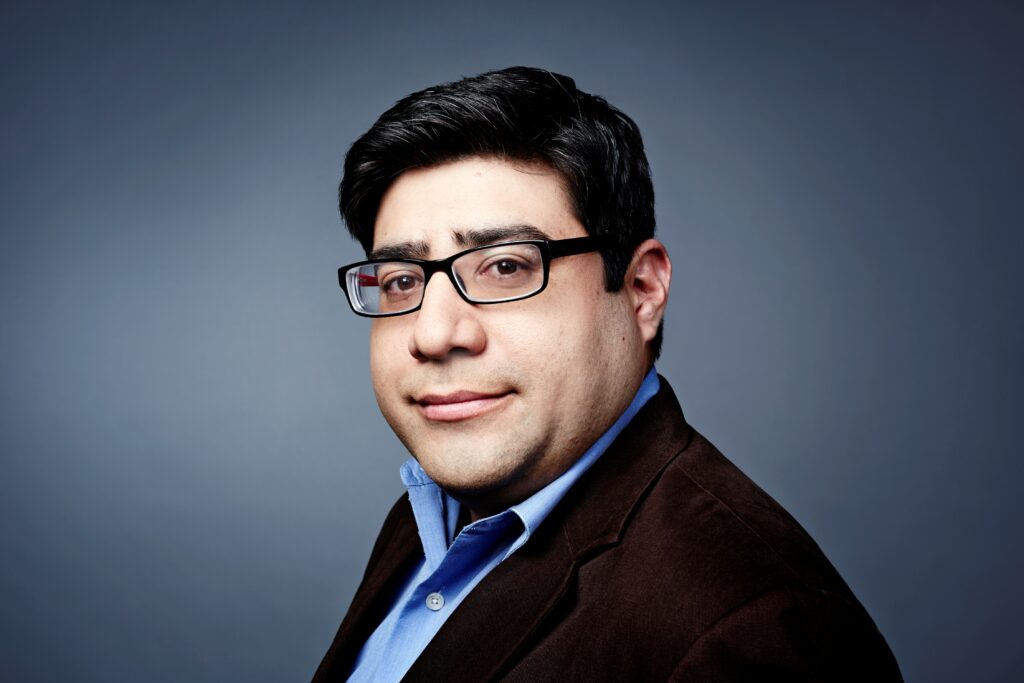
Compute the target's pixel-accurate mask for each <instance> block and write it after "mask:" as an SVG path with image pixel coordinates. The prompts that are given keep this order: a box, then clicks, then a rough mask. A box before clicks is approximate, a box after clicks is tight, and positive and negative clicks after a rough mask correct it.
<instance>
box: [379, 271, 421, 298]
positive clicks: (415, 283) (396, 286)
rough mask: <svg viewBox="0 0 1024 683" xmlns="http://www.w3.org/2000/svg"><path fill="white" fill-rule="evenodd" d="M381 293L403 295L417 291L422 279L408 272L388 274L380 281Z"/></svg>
mask: <svg viewBox="0 0 1024 683" xmlns="http://www.w3.org/2000/svg"><path fill="white" fill-rule="evenodd" d="M380 281H381V284H380V287H381V291H382V292H384V293H386V294H405V293H407V292H411V291H413V290H415V289H417V288H418V287H419V286H420V285H421V284H422V283H423V279H422V278H421V277H420V276H419V275H418V274H416V273H410V272H408V271H405V272H398V273H388V274H387V275H385V276H383V277H381V279H380Z"/></svg>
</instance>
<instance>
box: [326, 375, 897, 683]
mask: <svg viewBox="0 0 1024 683" xmlns="http://www.w3.org/2000/svg"><path fill="white" fill-rule="evenodd" d="M422 554H423V550H422V547H421V545H420V540H419V536H418V535H417V532H416V523H415V521H414V519H413V515H412V510H411V508H410V506H409V502H408V500H407V499H406V498H404V497H403V498H402V499H401V500H400V501H399V502H398V503H397V504H396V505H395V506H394V508H392V510H391V512H390V514H389V515H388V517H387V519H386V521H385V522H384V527H383V529H382V530H381V532H380V536H379V537H378V538H377V543H376V545H375V546H374V549H373V553H372V554H371V556H370V562H369V565H368V566H367V569H366V574H365V576H364V577H363V581H362V584H361V585H360V586H359V589H358V591H357V592H356V595H355V598H354V599H353V601H352V605H351V607H350V608H349V611H348V614H347V615H346V616H345V619H344V621H343V622H342V624H341V628H340V629H339V631H338V634H337V636H336V637H335V639H334V642H333V643H332V645H331V647H330V649H329V650H328V651H327V654H326V656H325V657H324V659H323V662H322V663H321V664H320V667H319V669H318V670H317V672H316V674H315V676H314V678H313V681H314V682H315V683H321V682H326V681H341V680H344V679H345V678H346V677H347V676H348V674H349V672H350V669H351V667H352V664H353V661H354V659H355V657H356V655H357V653H358V652H359V649H360V648H361V647H362V645H363V644H364V643H365V642H366V640H367V638H369V636H370V634H371V633H372V632H373V630H374V629H375V628H376V626H377V625H378V624H379V623H380V621H381V620H382V619H383V618H384V616H385V614H386V611H387V609H388V607H389V601H390V600H391V598H392V597H393V596H394V595H395V593H396V591H397V590H398V589H399V587H400V586H401V585H402V582H403V581H404V580H405V579H406V578H407V576H408V574H409V572H410V571H411V569H412V567H413V566H414V564H415V562H416V560H417V559H419V558H420V557H421V556H422ZM772 676H774V677H777V678H778V680H785V681H831V680H842V681H847V680H848V681H899V680H902V679H901V677H900V673H899V669H898V667H897V665H896V661H895V659H894V658H893V656H892V653H891V652H890V651H889V648H888V646H887V645H886V643H885V640H884V639H883V638H882V636H881V634H880V633H879V632H878V630H877V629H876V628H875V625H874V623H873V622H872V621H871V617H870V616H868V614H867V612H866V611H865V610H864V608H863V607H861V605H860V603H858V602H857V599H856V598H855V597H854V596H853V594H852V593H851V592H850V589H849V588H848V587H847V586H846V584H845V583H844V582H843V580H842V579H841V578H840V577H839V574H838V573H836V570H835V569H834V568H833V567H832V565H831V564H829V562H828V560H827V559H826V558H825V556H824V555H823V554H822V552H821V550H820V549H819V548H818V546H817V545H816V544H815V543H814V541H813V540H812V539H811V537H810V536H808V535H807V532H805V531H804V530H803V529H802V528H801V527H800V525H799V524H797V522H796V521H795V520H794V519H793V518H792V517H790V516H789V514H788V513H787V512H786V511H785V510H783V509H782V507H781V506H779V504H778V503H776V502H775V501H774V500H772V499H771V498H770V497H769V496H768V495H767V494H766V493H765V492H764V491H762V490H761V489H760V488H758V487H757V486H756V485H755V484H754V483H753V482H752V481H750V479H748V478H747V477H746V476H745V475H744V474H743V473H742V472H740V471H739V470H738V469H737V468H736V467H735V466H734V465H733V464H732V463H730V462H729V461H728V460H726V459H725V457H724V456H723V455H722V454H721V453H719V452H718V450H717V449H715V447H714V446H712V445H711V444H710V443H708V441H707V440H705V439H704V437H702V436H701V435H700V434H698V433H697V432H695V431H694V430H693V429H692V428H691V427H690V426H689V425H688V424H687V423H686V422H685V420H684V419H683V413H682V411H681V410H680V408H679V404H678V402H677V401H676V398H675V395H674V394H673V393H672V390H671V389H670V388H669V386H668V383H667V382H666V381H665V380H664V379H662V380H661V391H660V392H659V393H658V394H657V395H656V396H655V397H654V398H652V399H651V400H650V401H649V402H648V404H647V405H646V406H644V408H643V409H642V410H641V411H640V412H639V413H638V414H637V415H636V417H635V418H634V419H633V420H632V422H631V423H630V424H629V425H628V426H627V427H626V429H625V430H624V431H623V432H622V434H620V435H619V437H618V438H617V439H616V440H615V442H614V443H613V444H612V445H611V447H609V449H608V451H607V452H606V453H605V454H604V455H603V456H602V457H601V458H600V459H599V460H598V461H597V462H596V463H595V464H594V466H593V467H592V468H591V469H590V470H589V471H588V472H587V473H586V474H584V476H583V477H582V478H581V479H580V480H579V481H578V482H577V483H576V484H575V485H574V486H573V488H572V489H571V490H570V491H569V493H568V494H567V495H566V497H565V498H564V499H563V500H562V501H561V502H560V503H559V505H558V506H557V507H556V508H555V509H554V510H553V511H552V512H551V515H550V516H549V517H548V518H547V519H546V520H545V521H544V523H543V524H541V525H540V527H539V528H538V529H537V530H536V531H535V532H534V534H533V535H532V536H531V538H530V540H529V542H527V543H526V544H525V545H524V546H523V547H522V548H520V549H519V550H518V551H517V552H516V553H515V554H514V555H512V556H511V557H510V558H509V559H507V560H505V561H504V562H502V563H501V564H499V565H498V566H497V567H495V568H494V570H493V571H492V572H491V573H490V574H488V575H487V576H486V577H485V578H484V579H483V580H482V581H481V582H480V583H479V584H478V585H477V587H476V588H475V589H474V590H473V591H472V593H470V594H469V595H468V596H467V597H466V599H465V600H464V601H463V603H462V604H461V605H460V606H459V607H458V609H456V610H455V612H454V613H453V614H452V615H451V616H450V617H449V619H448V621H447V622H446V623H445V624H444V626H443V627H442V628H441V630H440V631H439V632H438V634H437V635H436V636H435V637H434V639H433V640H432V641H431V642H430V644H429V645H428V646H427V648H426V650H424V652H423V654H422V655H421V656H420V657H419V659H417V660H416V662H415V663H414V664H413V666H412V668H411V669H410V670H409V673H408V675H407V677H406V680H444V681H487V680H493V679H506V680H514V681H592V680H609V681H628V680H652V681H661V680H670V679H671V680H676V679H678V680H682V681H746V680H766V679H768V678H769V677H772Z"/></svg>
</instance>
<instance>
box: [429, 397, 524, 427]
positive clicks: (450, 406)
mask: <svg viewBox="0 0 1024 683" xmlns="http://www.w3.org/2000/svg"><path fill="white" fill-rule="evenodd" d="M512 393H513V392H511V391H507V392H504V393H497V394H482V393H479V392H475V391H456V392H454V393H451V394H426V395H424V396H420V397H419V398H417V399H414V401H413V402H414V403H415V404H416V407H417V408H418V409H419V411H420V414H421V415H423V417H425V418H427V419H428V420H434V421H436V422H458V421H460V420H468V419H471V418H474V417H478V416H480V415H483V414H485V413H489V412H491V411H492V410H497V409H498V408H500V407H502V406H503V405H505V403H506V402H507V399H508V398H509V397H511V396H512Z"/></svg>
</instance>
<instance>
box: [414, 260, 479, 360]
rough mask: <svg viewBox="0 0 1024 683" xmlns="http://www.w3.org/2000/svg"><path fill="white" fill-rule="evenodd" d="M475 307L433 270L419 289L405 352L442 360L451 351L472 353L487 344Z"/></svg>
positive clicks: (423, 357) (443, 275) (450, 282)
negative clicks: (422, 288) (419, 299)
mask: <svg viewBox="0 0 1024 683" xmlns="http://www.w3.org/2000/svg"><path fill="white" fill-rule="evenodd" d="M478 313H479V312H478V310H477V308H476V307H475V306H474V305H473V304H470V303H467V302H466V301H465V300H463V299H462V297H461V296H459V293H458V292H457V291H456V290H455V285H454V284H453V283H452V281H451V280H450V279H449V278H448V276H447V275H446V274H445V273H443V272H437V273H434V275H433V276H431V278H430V280H429V281H428V282H427V285H426V288H425V289H424V291H423V303H422V304H421V305H420V309H419V310H418V311H416V312H415V313H413V314H412V315H415V316H416V322H415V323H414V324H413V328H412V334H411V335H410V337H409V353H410V354H412V356H413V357H414V358H416V359H417V360H443V359H445V358H446V357H447V356H449V355H450V354H452V353H454V352H459V351H461V352H464V353H467V354H469V355H476V354H478V353H481V352H483V350H484V348H486V346H487V336H486V335H485V334H484V329H483V327H482V326H481V324H480V320H479V318H478Z"/></svg>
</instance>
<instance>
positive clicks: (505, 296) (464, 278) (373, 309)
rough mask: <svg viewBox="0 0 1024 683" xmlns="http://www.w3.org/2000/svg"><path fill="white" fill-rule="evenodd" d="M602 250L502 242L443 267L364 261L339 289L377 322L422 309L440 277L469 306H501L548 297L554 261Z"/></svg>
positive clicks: (341, 275) (350, 269)
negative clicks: (437, 275) (544, 294)
mask: <svg viewBox="0 0 1024 683" xmlns="http://www.w3.org/2000/svg"><path fill="white" fill-rule="evenodd" d="M600 248H601V243H600V240H599V239H598V238H597V237H594V236H587V237H573V238H570V239H565V240H517V241H514V242H502V243H500V244H488V245H485V246H482V247H474V248H473V249H467V250H466V251H460V252H459V253H457V254H452V255H451V256H449V257H448V258H446V259H440V260H437V261H423V260H419V259H390V260H380V261H360V262H359V263H353V264H351V265H348V266H344V267H342V268H339V269H338V283H339V284H340V285H341V288H342V289H343V290H345V295H346V296H347V297H348V303H349V305H351V306H352V310H353V311H355V312H356V313H357V314H359V315H364V316H368V317H372V318H379V317H384V316H390V315H402V314H404V313H412V312H413V311H415V310H417V309H419V307H420V305H421V304H422V303H423V294H424V292H425V291H426V288H427V283H428V282H429V281H430V278H431V277H432V276H433V275H434V273H437V272H443V273H446V274H447V275H448V279H450V280H451V281H452V284H453V285H455V290H456V291H457V292H458V293H459V295H460V296H461V297H462V298H463V299H464V300H465V301H467V302H469V303H471V304H500V303H504V302H506V301H519V300H520V299H526V298H528V297H531V296H535V295H537V294H540V293H541V292H542V291H544V288H545V287H547V284H548V270H549V269H550V264H551V260H552V259H556V258H559V257H562V256H573V255H575V254H585V253H588V252H592V251H597V250H598V249H600Z"/></svg>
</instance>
